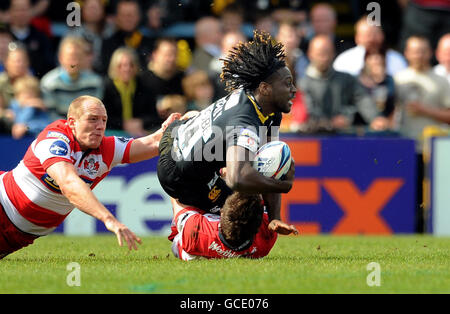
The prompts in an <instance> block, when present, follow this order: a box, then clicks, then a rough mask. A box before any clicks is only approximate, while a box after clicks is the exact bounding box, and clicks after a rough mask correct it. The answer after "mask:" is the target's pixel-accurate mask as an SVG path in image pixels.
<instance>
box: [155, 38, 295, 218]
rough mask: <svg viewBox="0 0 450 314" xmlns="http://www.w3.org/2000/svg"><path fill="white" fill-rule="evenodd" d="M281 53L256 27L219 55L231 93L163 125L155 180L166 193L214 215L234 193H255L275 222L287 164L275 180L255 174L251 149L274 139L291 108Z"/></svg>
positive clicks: (288, 184)
mask: <svg viewBox="0 0 450 314" xmlns="http://www.w3.org/2000/svg"><path fill="white" fill-rule="evenodd" d="M284 58H285V55H284V51H283V45H282V44H280V43H276V42H274V41H273V39H272V38H271V36H270V35H269V34H267V33H262V32H257V31H256V32H255V33H254V36H253V39H252V40H251V41H249V42H246V43H240V44H238V45H237V46H235V47H234V48H233V49H232V50H231V51H230V53H229V55H228V56H227V58H225V59H224V60H223V61H224V66H223V69H222V80H223V81H224V82H225V84H226V86H227V89H228V90H229V92H230V94H228V95H227V96H226V97H224V98H222V99H220V100H218V101H216V102H215V103H213V104H212V105H210V106H209V107H207V108H206V109H204V110H202V111H201V112H199V113H198V114H197V115H195V116H194V117H192V118H190V119H188V120H185V121H178V122H176V123H172V124H171V125H170V126H169V127H168V128H167V130H166V132H165V134H164V135H163V138H162V139H161V142H160V146H159V149H160V158H159V161H158V178H159V181H160V183H161V186H162V187H163V189H164V190H165V191H166V192H167V193H168V194H169V195H170V196H171V197H172V198H174V199H176V200H178V201H179V202H180V203H182V204H185V205H188V206H194V207H196V208H199V209H201V210H203V211H206V212H211V213H216V212H218V211H219V210H220V208H222V207H223V205H224V203H225V200H226V199H227V197H228V196H230V195H231V194H232V193H233V191H237V192H241V193H248V194H262V196H263V199H264V203H265V205H266V207H267V211H268V214H269V221H271V220H274V219H276V220H279V219H280V203H281V196H280V193H287V192H289V191H290V189H291V188H292V184H293V180H294V171H295V170H294V166H293V165H292V166H291V169H290V170H289V172H288V173H287V174H286V176H285V178H284V180H275V179H272V178H269V177H265V176H263V175H262V174H260V173H259V172H258V171H256V170H255V169H254V168H253V166H252V160H253V157H254V155H255V153H256V152H257V150H258V147H260V146H261V145H262V144H264V142H265V141H270V140H271V138H272V137H274V136H277V134H275V133H276V131H277V127H278V126H279V125H280V122H281V117H282V113H288V112H290V110H291V106H292V99H293V98H294V96H295V92H296V87H295V86H294V83H293V78H292V75H291V72H290V71H289V69H288V68H287V67H286V64H285V61H284ZM292 164H293V163H292ZM222 168H225V169H226V177H225V178H222V177H221V169H222Z"/></svg>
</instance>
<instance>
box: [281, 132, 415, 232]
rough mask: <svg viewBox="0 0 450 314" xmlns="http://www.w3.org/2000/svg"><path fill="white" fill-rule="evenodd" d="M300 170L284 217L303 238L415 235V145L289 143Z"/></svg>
mask: <svg viewBox="0 0 450 314" xmlns="http://www.w3.org/2000/svg"><path fill="white" fill-rule="evenodd" d="M284 140H285V141H286V142H287V143H288V144H289V146H290V148H291V151H292V155H293V158H294V160H295V165H296V174H295V175H296V179H295V182H294V186H293V188H292V190H291V191H290V192H289V193H288V194H284V195H283V196H282V202H281V215H282V219H283V220H284V221H287V222H289V223H292V224H294V225H296V226H297V227H298V228H299V230H300V232H302V233H313V234H314V233H320V232H327V233H333V234H391V233H393V232H402V233H408V232H414V203H415V190H416V189H415V153H414V145H413V143H412V142H410V141H409V140H403V139H396V140H389V139H376V140H368V139H342V138H329V139H328V138H327V139H320V140H317V139H313V140H308V139H305V140H292V141H290V140H286V139H284Z"/></svg>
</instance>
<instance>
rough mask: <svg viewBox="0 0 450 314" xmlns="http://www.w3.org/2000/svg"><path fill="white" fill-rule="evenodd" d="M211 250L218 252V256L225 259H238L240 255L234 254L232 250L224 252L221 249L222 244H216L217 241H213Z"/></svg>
mask: <svg viewBox="0 0 450 314" xmlns="http://www.w3.org/2000/svg"><path fill="white" fill-rule="evenodd" d="M209 249H210V250H212V251H215V252H217V254H219V255H221V256H223V257H228V258H231V257H237V256H239V255H240V254H237V253H236V252H233V251H232V250H224V249H222V248H221V246H220V244H218V243H216V241H213V242H212V243H211V244H210V246H209Z"/></svg>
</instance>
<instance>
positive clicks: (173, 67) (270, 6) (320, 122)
mask: <svg viewBox="0 0 450 314" xmlns="http://www.w3.org/2000/svg"><path fill="white" fill-rule="evenodd" d="M8 2H9V3H8ZM67 3H68V1H55V0H54V1H51V0H34V1H33V0H10V1H2V4H1V5H0V71H1V74H0V133H3V134H11V135H12V136H13V137H14V138H21V137H23V136H26V135H31V136H34V135H36V134H38V133H39V132H40V131H41V130H42V129H43V128H44V127H45V126H46V125H47V124H48V123H50V122H51V121H53V120H55V119H61V118H65V116H66V114H67V108H68V106H69V104H70V102H71V101H72V100H73V99H74V98H76V97H78V96H80V95H92V96H95V97H98V98H100V99H102V100H103V102H104V104H105V106H106V108H107V112H108V116H109V117H108V129H110V130H121V131H124V132H126V133H128V134H129V135H131V136H141V135H144V134H148V133H149V132H150V131H152V130H154V129H155V128H158V127H159V125H160V124H161V122H162V121H164V119H165V118H166V117H167V116H168V115H169V114H170V113H172V112H182V113H183V112H186V111H189V110H201V109H203V108H205V107H206V106H208V105H209V104H211V103H212V102H214V101H215V100H217V99H219V98H221V97H223V96H225V95H226V94H227V92H226V90H225V85H224V83H223V82H222V81H221V79H220V73H221V67H222V61H221V58H223V57H224V56H225V55H226V54H227V53H228V51H229V50H230V49H231V48H232V47H233V46H235V45H236V44H238V43H239V42H243V41H246V40H248V39H250V37H251V35H252V33H251V30H252V29H259V30H263V31H267V32H270V33H271V34H272V35H273V38H274V40H277V41H279V42H281V43H283V45H284V47H285V53H286V62H287V65H288V67H289V68H290V70H291V72H292V74H293V76H294V79H295V82H296V84H297V87H298V92H297V94H296V98H295V99H294V102H293V108H292V111H291V113H290V114H287V115H285V116H284V118H283V122H282V128H281V130H282V131H283V132H298V133H307V134H311V133H312V134H323V133H326V134H339V133H341V132H343V133H356V134H360V133H361V132H363V133H364V132H385V131H391V132H398V133H399V134H401V135H404V136H406V137H410V138H413V139H415V140H417V150H418V152H421V150H422V146H423V143H422V142H421V138H422V132H423V129H424V127H426V126H428V125H446V124H448V123H450V109H449V108H450V2H448V1H446V0H441V1H440V0H436V1H425V0H410V1H408V0H398V1H389V4H384V3H383V2H381V1H380V6H381V12H380V13H381V22H382V24H381V27H380V26H378V25H376V24H374V23H373V22H374V20H373V17H371V16H367V14H368V13H370V11H367V10H366V7H364V5H365V4H366V3H368V1H367V2H366V1H345V2H344V1H338V0H335V1H333V0H331V1H326V2H322V3H318V2H316V1H301V0H296V1H294V0H285V1H283V0H277V1H273V0H258V1H237V0H208V1H206V0H196V1H194V0H178V1H158V0H148V1H132V0H79V1H77V3H78V4H79V5H80V8H81V25H79V26H70V27H69V26H67V27H66V28H65V31H64V32H63V34H62V35H61V36H59V35H58V36H57V35H55V34H54V33H53V32H52V31H53V29H54V28H53V27H52V26H54V25H55V24H58V23H59V24H64V23H67V20H66V17H67V16H68V14H69V13H70V11H67V9H66V8H67V7H66V6H67ZM342 3H347V6H348V7H349V8H350V11H351V14H350V18H349V21H347V22H349V24H350V25H351V27H352V29H351V31H350V32H348V31H347V33H346V34H347V36H342V34H339V32H338V29H339V26H340V25H342V23H341V22H340V20H339V18H340V15H339V12H340V11H342ZM386 3H387V1H386ZM387 6H389V7H387ZM393 8H394V9H393ZM375 22H376V21H375ZM180 23H186V24H182V25H185V28H187V27H188V26H189V25H192V26H193V36H192V37H190V38H187V37H186V38H183V36H171V37H169V36H167V32H166V30H167V29H168V28H170V27H172V26H174V25H177V24H178V25H179V24H180ZM395 25H397V26H398V27H397V29H394V30H393V29H392V28H393V26H395ZM249 27H250V28H249ZM341 29H342V28H341ZM249 30H250V31H249ZM341 33H345V32H342V31H341ZM180 34H182V32H180ZM349 34H350V35H349Z"/></svg>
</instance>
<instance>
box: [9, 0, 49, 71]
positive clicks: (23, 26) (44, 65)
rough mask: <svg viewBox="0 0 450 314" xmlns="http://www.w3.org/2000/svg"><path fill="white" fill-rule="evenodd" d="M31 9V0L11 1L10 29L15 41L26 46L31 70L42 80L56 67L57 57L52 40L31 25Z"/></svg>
mask: <svg viewBox="0 0 450 314" xmlns="http://www.w3.org/2000/svg"><path fill="white" fill-rule="evenodd" d="M31 8H32V6H31V4H30V0H11V6H10V8H9V16H10V28H11V33H12V34H13V38H14V40H15V41H19V42H21V43H23V44H24V45H25V46H26V48H27V51H28V54H29V57H30V65H31V69H32V70H33V72H34V74H35V75H36V76H37V77H38V78H41V77H42V76H43V75H44V74H46V73H47V72H48V71H49V70H50V69H51V68H53V67H54V65H55V63H54V57H55V56H54V53H53V46H52V43H51V41H50V39H49V38H48V37H47V36H46V35H45V34H44V33H41V32H40V31H38V30H37V29H36V28H35V27H33V26H32V25H31V24H30V21H31V18H32V17H33V16H32V10H31Z"/></svg>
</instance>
